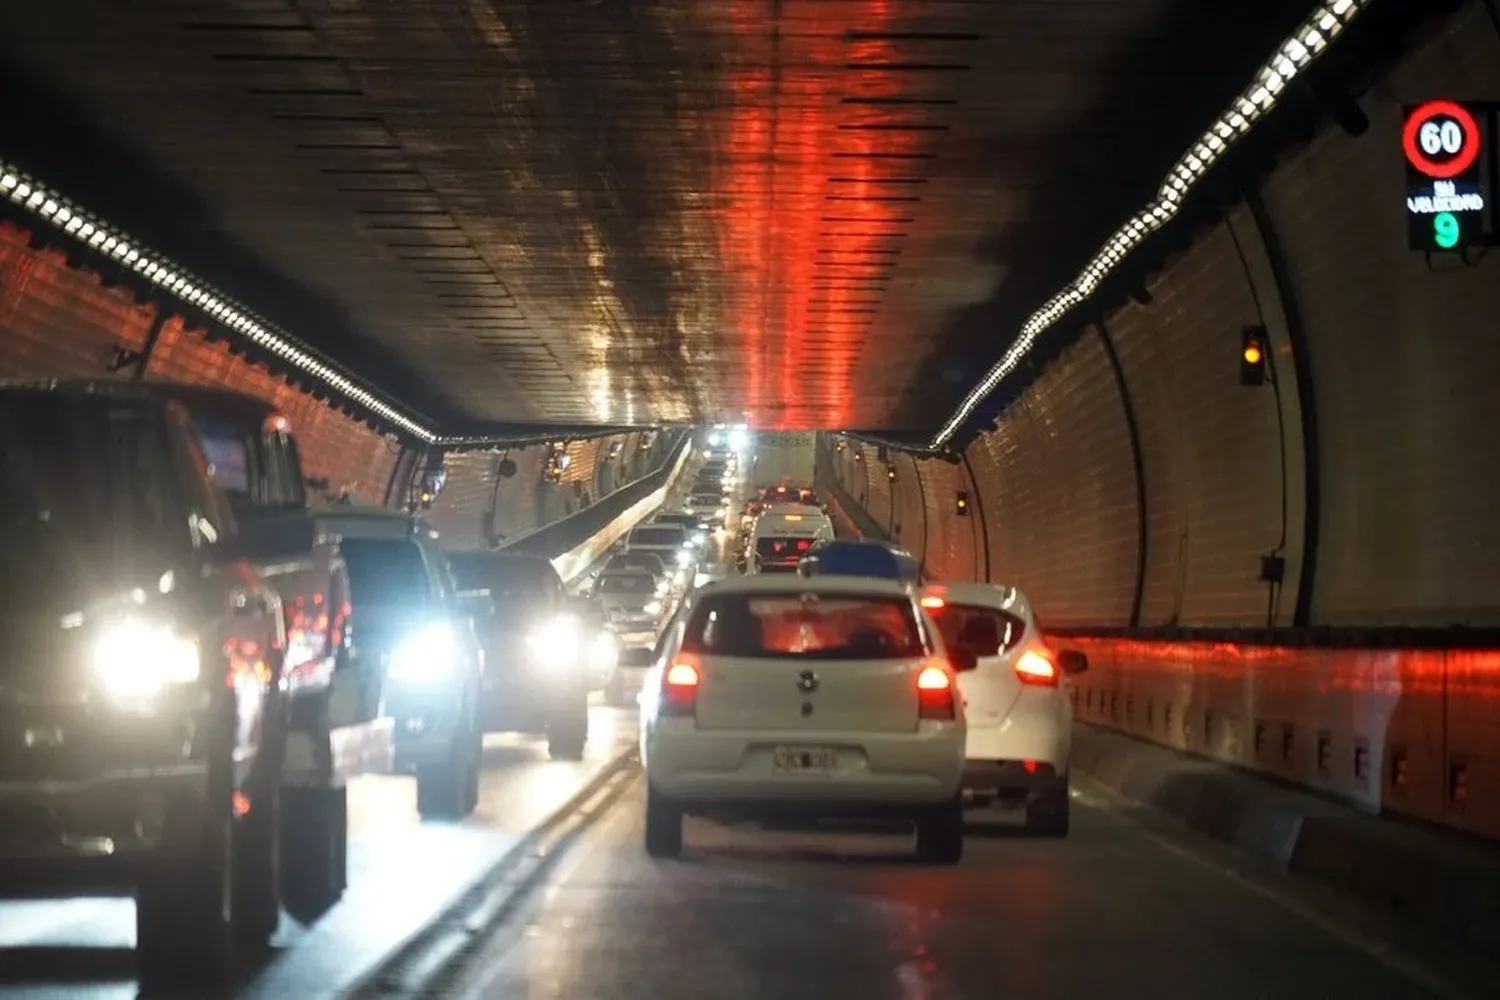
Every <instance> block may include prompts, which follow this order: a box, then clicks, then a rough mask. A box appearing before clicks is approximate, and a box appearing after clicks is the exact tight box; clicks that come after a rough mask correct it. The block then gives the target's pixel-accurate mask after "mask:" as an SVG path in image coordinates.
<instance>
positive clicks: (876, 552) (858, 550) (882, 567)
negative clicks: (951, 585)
mask: <svg viewBox="0 0 1500 1000" xmlns="http://www.w3.org/2000/svg"><path fill="white" fill-rule="evenodd" d="M802 564H803V571H804V572H806V573H809V574H816V575H820V576H873V577H879V578H880V579H883V580H905V581H909V582H916V581H917V580H918V578H919V577H920V575H921V567H920V566H918V564H917V560H916V559H915V558H913V556H912V555H911V553H909V552H907V551H906V550H904V549H901V548H898V547H896V546H894V545H886V544H884V543H883V542H871V541H857V542H854V541H838V542H825V543H824V544H822V545H820V546H818V547H817V548H816V549H814V550H813V551H812V552H811V553H809V554H808V555H807V557H806V558H804V559H803V560H802Z"/></svg>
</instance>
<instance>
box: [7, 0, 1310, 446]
mask: <svg viewBox="0 0 1500 1000" xmlns="http://www.w3.org/2000/svg"><path fill="white" fill-rule="evenodd" d="M1309 7H1310V4H1309V3H1308V2H1307V0H1212V2H1207V0H1191V2H1176V3H1173V2H1167V0H1046V2H1043V0H1031V2H1022V0H1016V2H1005V0H969V2H959V0H931V2H921V0H904V2H898V0H764V2H747V0H665V2H652V3H647V2H634V3H631V2H626V0H534V2H515V3H499V2H489V0H429V2H423V3H416V2H396V0H378V2H377V0H322V2H302V3H298V2H283V0H202V2H193V0H179V2H168V0H153V2H139V3H131V4H100V3H98V2H97V0H48V2H47V3H41V4H21V3H11V4H0V51H3V53H4V57H5V59H6V61H7V63H8V66H7V69H6V72H7V73H9V74H11V75H12V80H13V82H14V83H15V85H16V87H19V88H22V89H21V91H19V92H24V93H25V94H27V95H28V99H27V100H24V101H17V100H7V101H5V102H4V104H5V112H4V119H5V120H4V125H5V127H4V129H3V131H0V156H5V157H7V158H11V159H14V160H15V161H16V162H19V163H20V164H21V165H23V166H27V167H29V168H30V169H32V170H33V171H34V172H36V173H37V174H38V176H39V177H40V178H41V179H43V180H50V181H51V182H52V183H54V184H56V185H57V186H58V187H60V188H62V189H63V190H64V192H65V193H67V194H69V195H71V196H72V197H74V198H76V199H78V200H79V201H80V202H82V203H84V204H85V205H88V206H91V207H96V208H97V210H98V211H99V212H100V214H102V215H105V216H106V218H109V219H111V220H112V221H117V222H118V223H120V224H121V225H123V226H127V227H131V231H133V232H135V233H137V234H138V235H139V236H140V237H142V238H144V239H147V240H148V241H151V242H152V243H153V244H154V245H156V246H158V247H159V248H160V249H162V250H165V251H167V252H170V253H173V254H174V255H176V256H178V258H179V259H180V260H182V261H183V262H184V263H186V264H187V265H188V266H189V267H192V268H194V269H195V270H197V271H198V272H199V273H200V274H202V275H203V276H204V277H206V278H208V279H210V280H212V281H214V282H216V283H218V284H219V285H221V286H222V287H224V288H226V289H228V290H230V291H231V292H232V293H235V294H238V295H240V296H241V297H243V298H245V299H246V300H248V301H249V302H250V303H251V304H252V305H253V306H254V307H255V308H257V309H258V310H260V311H261V312H262V313H264V314H266V315H267V316H269V317H271V318H272V319H274V320H276V321H277V322H279V323H280V324H281V325H282V326H284V327H286V328H287V329H289V330H291V331H292V332H294V333H296V334H297V335H298V336H300V337H303V338H305V339H307V340H308V341H309V342H311V343H313V344H315V345H317V346H320V347H323V348H325V349H327V350H329V351H330V352H332V353H333V354H334V355H335V356H337V357H339V358H340V359H341V360H342V361H343V362H345V363H346V364H347V365H349V367H350V368H351V369H353V370H355V371H357V372H360V373H362V374H366V375H368V376H369V377H371V378H372V379H374V380H375V381H376V382H377V383H379V384H380V385H382V387H383V388H384V389H385V390H386V391H388V392H390V393H391V394H392V395H393V396H395V397H396V398H398V399H403V400H405V401H408V402H412V403H413V404H414V405H422V406H426V407H427V409H428V412H434V411H435V412H437V413H439V414H442V415H446V416H450V417H453V418H467V419H473V420H483V421H524V422H535V421H540V422H559V423H570V424H579V423H582V424H594V423H622V422H623V423H637V422H642V423H643V422H652V421H699V422H702V421H711V420H736V419H740V418H742V417H743V418H747V419H749V420H750V421H751V422H752V423H754V424H755V425H757V426H764V427H797V428H802V427H837V428H846V427H861V428H869V429H879V428H910V427H923V426H931V425H933V424H936V423H937V422H938V421H940V420H941V419H942V418H944V417H945V416H946V415H947V414H948V413H949V412H950V411H951V409H952V407H953V405H954V404H955V402H956V399H957V397H958V395H959V394H960V393H961V392H962V391H963V390H964V389H966V388H967V387H968V386H969V385H970V384H972V383H973V382H974V381H975V380H976V379H977V378H978V377H979V375H980V374H981V373H982V371H983V369H984V367H985V366H987V365H988V363H989V362H990V361H992V360H993V358H994V357H995V356H996V355H997V354H998V353H999V351H1000V350H1001V349H1003V347H1004V346H1005V345H1006V343H1007V342H1008V340H1009V338H1010V336H1011V335H1012V334H1013V333H1014V331H1015V329H1016V327H1017V326H1018V325H1019V322H1020V320H1021V318H1022V317H1024V315H1025V314H1026V313H1027V312H1028V311H1029V310H1030V309H1032V308H1034V307H1035V306H1037V305H1038V304H1039V302H1040V301H1042V300H1043V299H1045V298H1046V297H1047V296H1048V295H1050V294H1051V293H1052V292H1054V291H1056V289H1057V287H1058V286H1059V285H1061V284H1062V282H1064V281H1065V280H1067V278H1069V277H1071V275H1072V273H1073V272H1074V271H1076V269H1077V267H1078V266H1079V264H1080V263H1081V262H1082V260H1083V259H1084V258H1085V257H1086V256H1087V255H1088V254H1089V253H1090V252H1092V250H1093V249H1094V248H1095V247H1096V245H1097V244H1098V243H1099V242H1100V241H1101V240H1102V239H1103V238H1104V237H1105V236H1106V234H1107V233H1108V232H1109V231H1110V230H1111V229H1113V227H1114V226H1116V225H1118V224H1119V223H1120V222H1121V221H1122V220H1123V218H1124V217H1125V216H1126V215H1128V214H1129V212H1130V211H1132V210H1133V209H1134V208H1135V207H1137V206H1138V205H1139V204H1140V203H1141V202H1142V201H1144V200H1145V197H1146V195H1147V193H1148V192H1149V191H1150V190H1152V189H1153V188H1154V187H1155V186H1156V184H1157V183H1158V182H1159V180H1160V177H1161V175H1162V174H1163V173H1164V172H1165V170H1166V168H1167V167H1168V165H1169V164H1170V162H1171V161H1172V160H1173V159H1174V158H1175V157H1176V156H1177V155H1179V154H1180V153H1181V152H1182V150H1183V149H1184V148H1185V147H1186V145H1187V143H1188V142H1189V141H1190V139H1191V138H1192V137H1194V136H1195V135H1196V134H1197V131H1198V130H1199V129H1200V128H1201V127H1202V126H1203V124H1204V123H1205V122H1206V121H1208V120H1209V119H1211V118H1212V117H1213V116H1214V115H1215V114H1217V112H1218V111H1219V110H1220V109H1221V108H1222V106H1223V105H1224V104H1225V103H1227V101H1228V98H1229V96H1230V94H1232V93H1233V92H1234V91H1235V90H1236V89H1237V88H1238V87H1239V86H1241V85H1242V84H1243V83H1244V81H1245V80H1246V79H1248V77H1249V76H1250V74H1251V73H1252V72H1253V71H1254V68H1255V66H1256V65H1258V63H1259V62H1260V61H1261V60H1262V59H1263V58H1264V57H1265V55H1266V54H1267V53H1268V52H1269V50H1270V48H1271V47H1272V46H1273V45H1274V44H1275V43H1276V42H1277V41H1278V40H1279V39H1280V38H1281V37H1282V36H1283V35H1284V34H1285V33H1286V32H1287V31H1288V30H1290V28H1291V27H1292V26H1293V25H1294V24H1295V22H1296V20H1297V19H1298V18H1299V17H1300V16H1302V15H1303V14H1305V13H1306V12H1307V10H1308V9H1309ZM10 92H11V93H13V94H15V93H18V90H17V89H15V88H10ZM33 95H35V98H36V101H35V102H33V101H32V100H31V96H33ZM43 108H44V109H46V110H45V111H39V109H43ZM85 136H93V137H94V138H88V139H85V138H83V137H85ZM12 146H14V147H15V148H12Z"/></svg>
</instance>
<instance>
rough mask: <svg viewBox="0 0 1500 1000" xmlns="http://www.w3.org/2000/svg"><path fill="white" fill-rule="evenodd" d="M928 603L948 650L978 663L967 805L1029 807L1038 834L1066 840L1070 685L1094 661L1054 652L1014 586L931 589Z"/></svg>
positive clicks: (970, 673)
mask: <svg viewBox="0 0 1500 1000" xmlns="http://www.w3.org/2000/svg"><path fill="white" fill-rule="evenodd" d="M921 604H922V609H923V610H924V611H926V612H927V614H928V615H930V616H931V617H932V619H933V620H934V621H935V622H936V623H937V626H938V630H939V631H940V632H941V633H942V635H943V640H944V642H946V643H947V645H948V647H949V648H950V649H960V650H964V651H966V652H967V653H968V654H971V655H972V657H973V661H977V663H976V666H975V667H974V668H973V669H971V670H965V671H962V672H961V673H959V675H958V688H959V690H960V691H961V692H962V693H963V698H964V706H965V713H966V715H967V716H968V722H969V729H968V763H967V765H966V766H965V768H964V789H965V792H966V796H967V799H968V801H969V802H970V803H971V804H972V805H975V806H986V805H989V804H990V803H991V802H996V801H998V802H999V803H1000V804H1001V805H1005V806H1010V807H1017V806H1023V805H1024V806H1025V808H1026V825H1027V827H1028V828H1029V829H1030V830H1032V832H1034V833H1038V834H1042V835H1045V836H1052V837H1065V836H1067V833H1068V815H1069V796H1068V758H1069V756H1070V754H1071V752H1072V748H1073V704H1072V700H1071V698H1070V697H1069V694H1070V691H1069V689H1070V688H1071V686H1072V681H1071V680H1070V678H1071V677H1072V676H1074V675H1076V674H1080V673H1083V671H1085V670H1087V669H1088V658H1087V657H1085V656H1084V655H1083V654H1082V653H1080V652H1077V651H1075V650H1060V651H1059V650H1054V649H1052V648H1051V646H1049V645H1048V643H1047V641H1046V638H1045V636H1044V635H1043V634H1042V629H1041V626H1040V625H1039V624H1038V623H1037V620H1036V616H1035V615H1034V614H1032V611H1031V605H1030V603H1029V602H1028V601H1027V600H1026V597H1025V596H1024V595H1023V594H1022V593H1021V592H1020V591H1019V590H1017V589H1015V588H1014V587H997V586H993V585H991V584H987V583H953V584H944V585H932V586H928V587H924V588H923V590H922V597H921ZM971 662H972V661H971Z"/></svg>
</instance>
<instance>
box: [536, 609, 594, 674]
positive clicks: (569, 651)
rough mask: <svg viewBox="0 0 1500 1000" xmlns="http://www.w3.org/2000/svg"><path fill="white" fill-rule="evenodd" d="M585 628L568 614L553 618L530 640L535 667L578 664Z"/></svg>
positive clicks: (552, 667) (551, 667)
mask: <svg viewBox="0 0 1500 1000" xmlns="http://www.w3.org/2000/svg"><path fill="white" fill-rule="evenodd" d="M582 631H583V628H582V626H581V624H580V623H579V621H578V619H576V618H570V617H568V616H566V615H564V616H560V617H557V618H554V619H552V620H551V621H550V622H548V623H547V624H546V625H544V626H542V627H541V628H540V629H538V630H537V631H535V632H533V633H531V636H530V638H529V640H528V642H529V644H530V646H531V657H530V662H531V665H532V666H533V667H538V668H545V669H557V668H558V667H572V666H575V665H577V663H578V657H579V654H580V653H581V652H582V651H583V649H582V647H583V639H582V635H581V633H582Z"/></svg>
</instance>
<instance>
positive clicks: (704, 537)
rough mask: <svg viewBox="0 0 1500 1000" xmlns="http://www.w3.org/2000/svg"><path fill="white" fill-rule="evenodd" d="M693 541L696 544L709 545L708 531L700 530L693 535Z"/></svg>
mask: <svg viewBox="0 0 1500 1000" xmlns="http://www.w3.org/2000/svg"><path fill="white" fill-rule="evenodd" d="M693 541H694V542H695V543H696V544H698V545H707V544H708V532H706V531H700V532H698V533H697V534H695V535H693Z"/></svg>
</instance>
